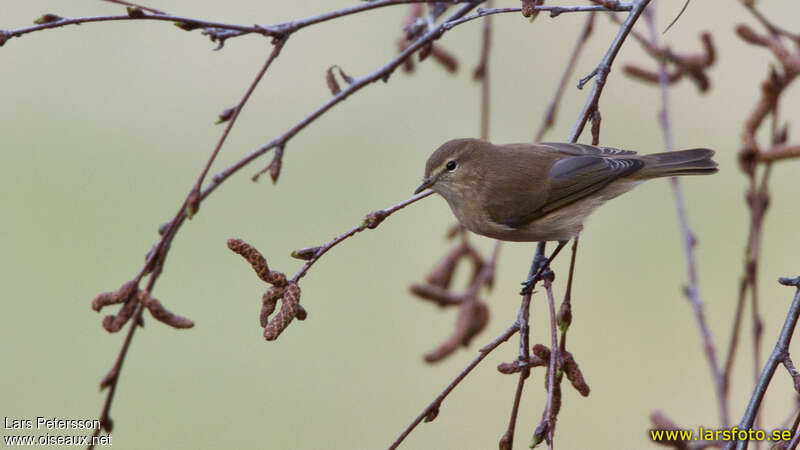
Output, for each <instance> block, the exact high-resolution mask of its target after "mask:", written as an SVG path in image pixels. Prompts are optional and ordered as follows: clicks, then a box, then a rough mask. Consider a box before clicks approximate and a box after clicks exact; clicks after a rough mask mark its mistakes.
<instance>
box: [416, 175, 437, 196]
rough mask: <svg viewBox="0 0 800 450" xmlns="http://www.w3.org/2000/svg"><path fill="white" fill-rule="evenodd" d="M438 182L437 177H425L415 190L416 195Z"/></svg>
mask: <svg viewBox="0 0 800 450" xmlns="http://www.w3.org/2000/svg"><path fill="white" fill-rule="evenodd" d="M435 182H436V179H435V178H433V177H430V178H425V179H424V180H422V184H420V185H419V187H418V188H417V190H416V191H414V195H416V194H419V193H420V192H422V191H424V190H425V189H428V188H429V187H431V186H433V183H435Z"/></svg>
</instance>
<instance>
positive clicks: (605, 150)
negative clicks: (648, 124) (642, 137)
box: [537, 142, 636, 156]
mask: <svg viewBox="0 0 800 450" xmlns="http://www.w3.org/2000/svg"><path fill="white" fill-rule="evenodd" d="M537 145H539V146H541V147H546V148H547V149H548V150H550V151H554V152H557V153H561V154H564V155H570V156H587V155H598V156H616V155H635V154H636V152H634V151H632V150H620V149H618V148H611V147H598V146H596V145H586V144H571V143H568V142H542V143H540V144H537Z"/></svg>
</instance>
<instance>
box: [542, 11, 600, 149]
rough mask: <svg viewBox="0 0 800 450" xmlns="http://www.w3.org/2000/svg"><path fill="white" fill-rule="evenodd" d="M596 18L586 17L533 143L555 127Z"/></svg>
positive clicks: (592, 15) (591, 15)
mask: <svg viewBox="0 0 800 450" xmlns="http://www.w3.org/2000/svg"><path fill="white" fill-rule="evenodd" d="M594 18H595V14H594V13H590V14H589V15H588V16H586V22H585V23H584V24H583V28H582V29H581V33H580V35H578V40H577V41H575V45H574V46H573V47H572V53H570V55H569V60H567V65H566V67H564V72H563V73H562V74H561V80H560V81H559V82H558V88H556V92H555V94H554V95H553V98H552V99H551V100H550V104H549V105H548V106H547V110H546V111H545V113H544V118H543V120H542V123H541V125H539V130H538V131H537V132H536V137H534V138H533V142H541V140H542V138H543V137H544V134H545V133H546V132H547V131H548V130H550V128H552V127H553V124H555V121H556V113H557V111H558V105H559V103H561V99H562V98H563V96H564V90H565V89H566V87H567V80H569V79H570V77H571V76H572V72H573V70H574V69H575V65H576V64H577V63H578V57H579V56H580V54H581V50H583V46H584V45H585V44H586V41H588V40H589V36H591V34H592V31H593V30H594Z"/></svg>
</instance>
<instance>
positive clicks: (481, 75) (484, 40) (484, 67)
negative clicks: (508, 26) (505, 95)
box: [473, 0, 494, 140]
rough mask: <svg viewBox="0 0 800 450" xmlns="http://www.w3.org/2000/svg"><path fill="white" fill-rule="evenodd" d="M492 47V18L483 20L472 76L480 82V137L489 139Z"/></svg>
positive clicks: (488, 4) (489, 4)
mask: <svg viewBox="0 0 800 450" xmlns="http://www.w3.org/2000/svg"><path fill="white" fill-rule="evenodd" d="M492 3H494V2H493V1H492V0H489V1H487V3H486V5H487V6H490V7H491V6H492ZM491 48H492V18H491V17H487V18H486V19H485V20H484V21H483V33H482V34H481V57H480V61H478V66H477V67H476V68H475V72H474V74H473V78H474V79H476V80H478V81H480V83H481V139H484V140H489V104H490V100H491V99H490V98H489V79H490V78H489V53H490V52H491Z"/></svg>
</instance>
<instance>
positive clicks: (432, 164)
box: [415, 139, 717, 250]
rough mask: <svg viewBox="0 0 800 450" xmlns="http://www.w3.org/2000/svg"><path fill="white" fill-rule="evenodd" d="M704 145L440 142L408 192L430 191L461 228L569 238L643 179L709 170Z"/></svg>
mask: <svg viewBox="0 0 800 450" xmlns="http://www.w3.org/2000/svg"><path fill="white" fill-rule="evenodd" d="M713 155H714V152H713V151H712V150H708V149H704V148H696V149H691V150H680V151H674V152H666V153H654V154H650V155H637V154H636V152H633V151H627V150H618V149H615V148H609V147H596V146H592V145H583V144H567V143H541V144H507V145H494V144H492V143H490V142H487V141H484V140H480V139H454V140H451V141H448V142H445V143H444V145H442V146H441V147H439V148H438V149H437V150H436V151H435V152H433V154H432V155H431V156H430V158H428V162H427V164H426V166H425V179H424V180H423V182H422V185H421V186H420V187H419V188H418V189H417V190H416V192H415V193H419V192H421V191H423V190H425V189H426V188H430V189H433V190H434V191H435V192H437V193H438V194H439V195H441V196H442V197H444V199H445V200H447V203H448V204H449V205H450V209H452V210H453V213H454V214H455V215H456V217H457V218H458V221H459V222H461V224H462V225H464V226H465V227H466V228H467V229H469V230H470V231H473V232H475V233H478V234H482V235H484V236H488V237H491V238H495V239H500V240H504V241H559V242H560V245H559V248H558V249H559V250H560V247H561V246H563V244H564V243H566V241H569V240H570V239H572V238H574V237H576V236H577V235H578V233H580V232H581V230H582V229H583V222H584V221H585V220H586V218H587V217H588V216H589V215H590V214H591V213H592V212H593V211H594V210H595V209H596V208H597V207H598V206H600V205H602V204H603V203H604V202H606V201H607V200H610V199H612V198H614V197H616V196H618V195H620V194H623V193H625V192H627V191H629V190H631V189H633V188H634V187H635V186H636V185H638V184H640V183H642V182H644V181H647V180H649V179H651V178H658V177H673V176H678V175H706V174H712V173H715V172H716V171H717V163H716V162H714V161H713V160H712V159H711V157H712V156H713Z"/></svg>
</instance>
